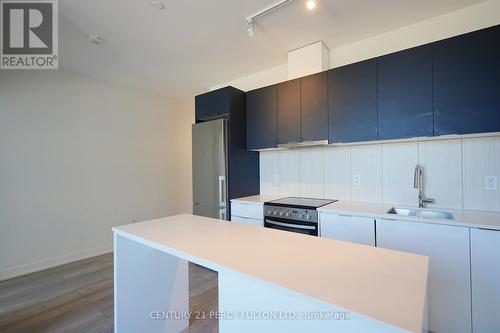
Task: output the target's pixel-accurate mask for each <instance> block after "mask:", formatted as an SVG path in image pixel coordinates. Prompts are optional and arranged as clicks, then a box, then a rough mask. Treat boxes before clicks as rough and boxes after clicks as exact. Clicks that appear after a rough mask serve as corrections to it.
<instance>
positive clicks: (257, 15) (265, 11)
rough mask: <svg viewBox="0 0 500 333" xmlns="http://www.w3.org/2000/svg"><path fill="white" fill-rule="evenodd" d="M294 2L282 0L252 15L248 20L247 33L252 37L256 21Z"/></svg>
mask: <svg viewBox="0 0 500 333" xmlns="http://www.w3.org/2000/svg"><path fill="white" fill-rule="evenodd" d="M292 1H293V0H282V1H280V2H277V3H275V4H273V5H270V6H268V7H266V8H264V9H262V10H260V11H258V12H257V13H255V14H253V15H250V16H248V17H247V18H246V21H247V32H248V35H249V36H250V37H252V36H253V35H254V34H255V21H256V20H257V19H259V18H261V17H262V16H264V15H267V14H269V13H271V12H273V11H275V10H276V9H278V8H281V7H283V6H284V5H287V4H289V3H291V2H292Z"/></svg>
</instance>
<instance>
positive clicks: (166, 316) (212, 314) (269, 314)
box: [149, 310, 351, 321]
mask: <svg viewBox="0 0 500 333" xmlns="http://www.w3.org/2000/svg"><path fill="white" fill-rule="evenodd" d="M149 318H150V319H153V320H183V319H184V320H185V319H195V320H205V319H218V320H338V321H343V320H350V319H351V313H350V312H340V311H332V312H330V311H304V312H296V311H273V310H270V311H188V312H184V311H151V312H150V314H149Z"/></svg>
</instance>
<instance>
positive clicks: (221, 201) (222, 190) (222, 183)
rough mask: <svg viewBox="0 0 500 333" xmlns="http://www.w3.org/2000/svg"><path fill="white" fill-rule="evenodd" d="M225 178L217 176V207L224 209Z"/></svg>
mask: <svg viewBox="0 0 500 333" xmlns="http://www.w3.org/2000/svg"><path fill="white" fill-rule="evenodd" d="M225 181H226V177H224V176H219V206H221V207H226V193H225V192H226V191H225V190H226V188H225Z"/></svg>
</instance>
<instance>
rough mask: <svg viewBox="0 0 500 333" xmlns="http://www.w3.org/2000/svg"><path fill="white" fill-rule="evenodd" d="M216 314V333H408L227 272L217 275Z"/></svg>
mask: <svg viewBox="0 0 500 333" xmlns="http://www.w3.org/2000/svg"><path fill="white" fill-rule="evenodd" d="M304 283H307V281H304ZM219 311H220V318H219V333H234V332H238V333H255V332H259V333H276V332H287V333H304V332H342V333H359V332H370V333H402V332H405V333H407V332H408V331H407V330H404V329H400V328H397V327H394V326H392V325H389V324H386V323H383V322H380V321H377V320H374V319H372V318H368V317H365V316H362V315H359V314H357V313H353V312H346V311H345V310H342V309H340V308H338V307H335V306H333V305H331V306H329V305H328V304H324V303H323V302H319V301H315V300H314V299H311V298H309V297H306V296H302V295H300V294H298V293H295V292H292V291H288V290H286V289H284V288H281V287H278V286H273V285H272V284H269V283H266V282H261V281H259V280H256V279H254V278H251V277H247V276H245V275H242V274H239V273H233V272H227V271H222V272H221V271H219ZM320 315H322V316H323V319H318V316H320ZM271 316H273V317H271ZM325 316H328V317H329V318H334V319H326V317H325ZM347 316H348V317H347ZM419 333H420V332H419Z"/></svg>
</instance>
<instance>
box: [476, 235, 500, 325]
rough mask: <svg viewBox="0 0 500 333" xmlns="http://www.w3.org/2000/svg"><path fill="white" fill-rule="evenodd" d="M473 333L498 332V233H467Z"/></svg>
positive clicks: (499, 294) (499, 317)
mask: <svg viewBox="0 0 500 333" xmlns="http://www.w3.org/2000/svg"><path fill="white" fill-rule="evenodd" d="M470 232H471V234H470V237H471V239H470V240H471V264H472V270H471V271H472V325H473V331H474V333H497V332H500V231H495V230H481V229H471V230H470Z"/></svg>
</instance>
